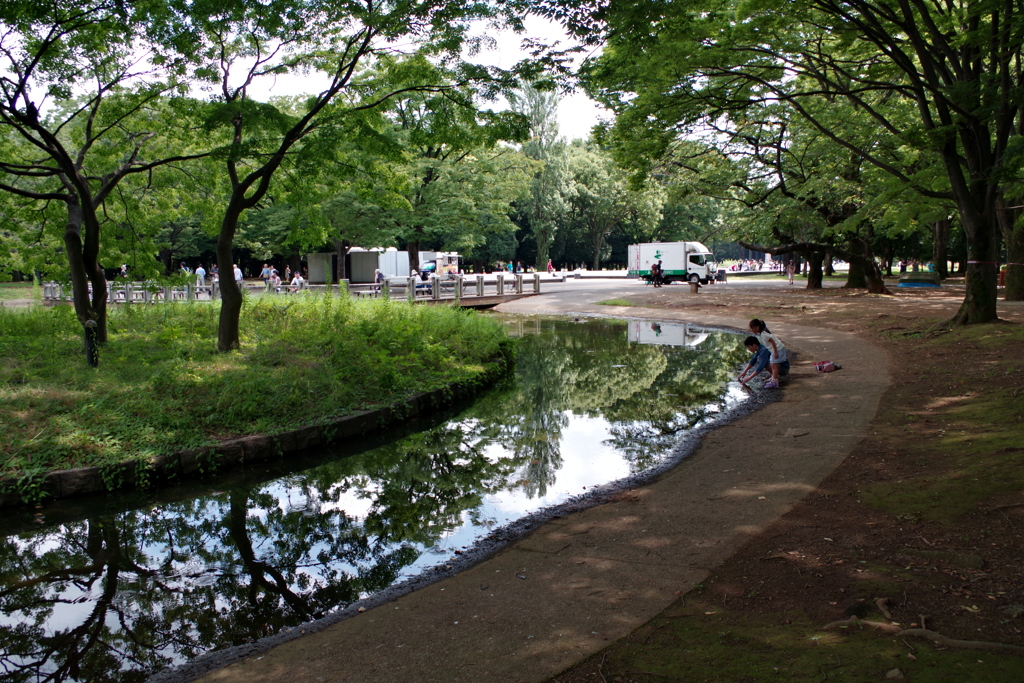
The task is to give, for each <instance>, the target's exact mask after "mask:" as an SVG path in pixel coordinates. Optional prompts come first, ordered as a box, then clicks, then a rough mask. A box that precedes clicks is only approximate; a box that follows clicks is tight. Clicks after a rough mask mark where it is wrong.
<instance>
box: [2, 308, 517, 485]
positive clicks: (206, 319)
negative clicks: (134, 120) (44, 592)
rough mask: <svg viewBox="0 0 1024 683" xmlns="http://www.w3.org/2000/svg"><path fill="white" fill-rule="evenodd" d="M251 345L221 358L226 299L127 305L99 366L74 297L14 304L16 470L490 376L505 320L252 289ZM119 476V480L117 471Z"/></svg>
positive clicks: (192, 442) (236, 431)
mask: <svg viewBox="0 0 1024 683" xmlns="http://www.w3.org/2000/svg"><path fill="white" fill-rule="evenodd" d="M245 305H246V310H245V315H244V316H243V321H244V323H243V327H242V330H241V335H242V338H243V339H244V340H245V341H246V345H245V349H244V351H242V352H239V353H234V354H217V353H216V352H215V351H214V346H213V343H212V341H211V340H212V339H213V338H214V337H215V334H216V326H217V313H218V310H217V307H216V306H213V305H209V304H202V303H192V304H161V305H158V306H120V307H117V308H114V309H113V310H112V311H111V317H110V329H111V334H112V339H113V341H112V342H111V343H109V344H107V345H105V346H104V347H103V349H102V356H101V361H100V367H99V369H88V368H86V367H84V364H81V365H80V364H78V363H74V362H71V363H69V362H68V359H70V358H75V357H77V356H80V354H82V353H83V351H82V340H81V332H80V328H78V327H77V324H76V320H75V317H74V315H73V312H72V311H71V310H70V309H68V308H66V307H56V308H51V309H38V308H34V309H31V310H27V311H11V310H8V309H2V310H0V356H2V357H3V358H4V362H3V366H2V368H0V426H2V429H3V431H4V433H5V435H7V439H6V440H5V444H4V464H3V473H4V474H5V475H7V476H11V475H13V476H22V474H23V473H24V472H26V471H28V470H30V469H32V468H44V469H60V468H65V467H75V466H83V465H102V464H110V463H116V462H122V461H129V460H138V461H142V462H148V461H149V460H150V459H151V458H152V457H154V456H156V455H160V454H165V453H170V452H174V451H177V450H180V449H184V448H190V447H196V446H201V445H205V444H209V443H211V442H213V441H215V440H216V439H218V438H224V437H229V436H237V435H243V434H256V433H261V434H273V433H276V432H280V431H284V430H287V429H290V428H295V427H298V426H301V425H306V424H314V423H318V422H323V421H325V420H328V419H331V418H335V417H339V416H342V415H345V414H348V413H351V412H352V411H353V410H357V409H361V408H369V407H374V406H379V405H384V404H389V403H392V402H395V401H400V400H402V399H404V398H406V397H408V396H410V395H412V394H414V393H416V392H418V391H423V390H426V389H430V388H436V387H440V386H444V385H446V384H449V383H451V382H456V381H460V380H464V379H468V378H473V377H475V376H477V375H478V374H479V373H480V372H481V370H482V367H483V364H484V363H485V362H487V361H488V360H489V359H490V358H492V357H494V356H495V354H497V353H498V347H499V343H500V342H501V340H502V338H503V333H502V330H501V328H500V326H498V325H497V324H495V323H494V322H492V321H489V320H487V319H485V318H482V317H480V316H479V315H476V314H473V313H469V312H466V311H464V310H463V309H459V308H450V307H427V306H422V307H419V306H409V305H405V304H402V303H395V302H392V301H387V300H376V301H366V302H355V301H352V300H350V299H348V298H338V299H336V298H333V297H331V296H295V297H290V298H288V299H285V298H283V297H282V298H269V297H267V298H259V297H248V298H247V299H246V304H245ZM111 476H115V475H114V474H113V473H112V475H111Z"/></svg>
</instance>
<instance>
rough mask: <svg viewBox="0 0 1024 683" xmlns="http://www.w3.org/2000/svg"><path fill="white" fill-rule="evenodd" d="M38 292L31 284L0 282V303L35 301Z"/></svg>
mask: <svg viewBox="0 0 1024 683" xmlns="http://www.w3.org/2000/svg"><path fill="white" fill-rule="evenodd" d="M38 294H39V290H38V289H37V288H35V287H33V285H32V283H31V282H0V302H4V301H13V300H15V299H37V298H38Z"/></svg>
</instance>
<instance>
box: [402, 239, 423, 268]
mask: <svg viewBox="0 0 1024 683" xmlns="http://www.w3.org/2000/svg"><path fill="white" fill-rule="evenodd" d="M405 249H406V251H408V252H409V274H410V275H419V272H420V240H419V239H416V240H407V241H406V243H405Z"/></svg>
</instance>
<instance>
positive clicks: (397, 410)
mask: <svg viewBox="0 0 1024 683" xmlns="http://www.w3.org/2000/svg"><path fill="white" fill-rule="evenodd" d="M511 362H512V353H511V346H503V350H502V354H501V356H500V357H498V358H497V359H495V360H493V361H492V362H490V363H488V364H487V365H486V366H485V368H484V371H483V373H481V374H480V375H479V376H478V377H476V378H474V379H470V380H465V381H462V382H456V383H454V384H450V385H448V386H446V387H442V388H440V389H435V390H433V391H428V392H424V393H421V394H416V395H414V396H412V397H410V398H409V399H407V400H406V401H405V402H404V403H400V404H395V405H390V406H385V407H382V408H377V409H375V410H360V411H356V412H355V413H352V414H351V415H346V416H344V417H339V418H337V419H334V420H331V421H329V422H326V423H324V424H320V425H310V426H306V427H299V428H298V429H295V430H292V431H289V432H282V433H280V434H274V435H262V434H257V435H253V436H243V437H238V438H235V439H225V440H223V441H221V442H220V443H218V444H217V445H214V446H203V447H201V448H189V449H187V450H183V451H178V452H177V453H172V454H170V455H161V456H157V457H156V458H154V459H153V460H151V461H149V462H142V461H135V460H132V461H127V462H121V463H116V464H112V465H106V466H103V467H80V468H77V469H71V470H56V471H53V472H49V473H47V474H45V475H42V477H41V481H38V482H32V484H31V487H32V488H33V489H36V488H37V489H38V490H39V492H40V493H41V494H42V495H43V500H53V499H59V498H71V497H75V496H84V495H89V494H96V493H107V492H111V491H122V490H128V489H133V488H136V487H139V488H142V487H148V486H151V485H152V484H154V483H157V482H174V481H180V480H181V479H185V478H192V477H197V476H202V475H204V474H212V473H214V472H218V471H223V470H224V469H225V468H229V467H237V466H238V465H243V464H245V463H251V462H263V461H266V460H273V459H275V458H279V457H282V456H283V455H285V454H287V453H292V452H295V451H300V450H304V449H307V448H314V447H317V446H326V445H328V444H331V443H335V442H337V441H340V440H341V439H347V438H351V437H354V436H360V435H363V434H368V433H370V432H373V431H376V430H379V429H381V428H383V427H386V426H388V425H390V424H394V423H395V422H398V421H401V420H407V419H410V418H415V417H419V416H422V415H427V414H430V413H431V412H433V411H436V410H438V409H440V408H443V407H445V406H447V405H449V404H451V403H452V402H453V401H454V400H456V399H459V398H464V397H466V396H470V395H472V394H474V393H476V392H478V391H479V390H480V389H481V388H482V387H484V386H485V385H487V384H489V383H490V382H492V381H494V380H495V379H497V378H498V377H500V376H501V375H503V374H504V373H505V372H506V371H507V370H508V369H509V367H510V365H511ZM19 484H20V485H19ZM24 487H25V485H24V482H22V481H21V480H17V479H11V478H7V479H0V508H4V507H14V506H18V505H30V504H33V503H32V502H28V503H26V502H25V501H24V500H23V499H22V496H21V492H20V491H19V489H20V488H24Z"/></svg>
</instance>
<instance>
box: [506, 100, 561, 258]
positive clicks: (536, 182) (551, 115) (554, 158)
mask: <svg viewBox="0 0 1024 683" xmlns="http://www.w3.org/2000/svg"><path fill="white" fill-rule="evenodd" d="M558 102H559V97H558V93H557V92H556V91H555V90H553V89H546V90H541V89H539V88H537V87H534V86H533V85H532V84H530V83H526V82H523V83H522V84H521V87H520V88H519V90H518V91H516V92H514V93H512V94H511V95H510V97H509V103H510V104H511V105H512V110H513V111H515V112H518V113H519V114H522V115H523V116H525V117H527V118H528V120H529V122H530V138H529V140H527V142H526V143H525V144H524V145H523V153H524V154H525V155H526V156H528V157H529V158H531V159H536V160H537V161H540V162H542V163H543V166H542V167H541V168H540V169H539V170H538V171H537V172H536V173H535V174H534V178H533V183H532V184H531V185H530V194H529V196H528V198H527V199H526V200H525V201H524V202H523V208H524V213H525V216H526V220H527V221H528V223H529V227H530V231H531V232H532V233H533V237H534V240H535V241H536V243H537V257H536V259H535V262H534V265H535V266H536V267H537V270H538V271H541V270H544V269H545V268H546V267H547V263H548V258H549V250H550V248H551V244H552V242H554V239H555V234H556V232H557V231H558V226H559V224H560V223H562V222H563V221H564V220H565V217H566V215H567V214H568V211H569V206H568V196H569V193H570V187H571V184H570V183H569V182H568V175H569V173H568V166H567V155H566V147H565V143H564V142H561V141H559V138H558Z"/></svg>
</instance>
